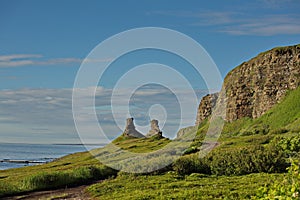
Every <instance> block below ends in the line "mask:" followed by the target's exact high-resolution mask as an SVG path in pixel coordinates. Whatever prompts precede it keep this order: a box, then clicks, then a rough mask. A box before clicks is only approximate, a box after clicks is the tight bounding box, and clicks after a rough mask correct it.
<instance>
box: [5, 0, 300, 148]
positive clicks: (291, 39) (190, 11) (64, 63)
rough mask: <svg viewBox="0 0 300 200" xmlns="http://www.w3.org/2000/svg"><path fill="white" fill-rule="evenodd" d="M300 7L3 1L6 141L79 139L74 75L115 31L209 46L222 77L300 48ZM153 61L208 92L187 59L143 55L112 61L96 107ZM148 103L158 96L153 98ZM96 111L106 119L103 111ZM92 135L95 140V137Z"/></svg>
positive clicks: (270, 1) (264, 1) (268, 1)
mask: <svg viewBox="0 0 300 200" xmlns="http://www.w3.org/2000/svg"><path fill="white" fill-rule="evenodd" d="M299 9H300V2H299V1H297V0H278V1H277V0H254V1H237V0H228V1H216V0H213V1H199V0H194V1H193V0H192V1H177V0H174V1H162V0H151V1H114V0H110V1H66V0H62V1H38V0H37V1H33V0H28V1H15V0H2V1H0V27H1V28H0V126H1V131H0V136H1V141H2V142H35V143H38V142H43V143H45V142H46V143H49V142H50V143H52V142H53V143H55V142H64V143H65V142H77V141H79V140H78V136H77V134H76V130H75V128H74V123H73V119H72V111H71V104H72V101H71V94H72V87H73V83H74V80H75V76H76V73H77V71H78V69H79V67H80V64H81V62H82V61H83V59H84V58H85V57H86V56H87V55H88V54H89V52H90V51H91V50H92V49H93V48H94V47H95V46H96V45H98V44H99V43H100V42H102V41H103V40H105V39H107V38H109V37H111V36H112V35H114V34H117V33H119V32H122V31H126V30H128V29H132V28H139V27H149V26H150V27H164V28H169V29H173V30H176V31H179V32H182V33H184V34H186V35H188V36H190V37H191V38H193V39H194V40H196V41H197V42H198V43H200V44H201V45H202V46H203V47H204V48H205V49H206V51H207V52H208V53H209V54H210V56H211V57H212V59H213V60H214V62H215V63H216V65H217V66H218V68H219V70H220V73H221V75H222V77H224V76H225V75H226V74H227V72H228V71H230V70H231V69H233V68H234V67H235V66H237V65H239V64H240V63H242V62H244V61H247V60H249V59H250V58H252V57H253V56H255V55H257V54H258V53H260V52H261V51H265V50H268V49H270V48H273V47H276V46H286V45H294V44H298V43H300V42H299V41H300V21H299V18H300V13H299ZM153 58H155V59H156V61H157V62H159V63H165V64H169V65H172V66H175V68H176V67H177V69H178V70H179V71H181V73H183V74H184V75H185V76H187V77H189V80H190V81H191V84H192V85H193V87H195V88H196V89H197V91H199V92H198V93H197V95H198V97H200V96H201V95H203V94H204V93H205V90H206V89H207V88H206V86H205V84H204V83H203V82H202V81H201V80H200V81H199V77H196V76H195V73H194V72H193V71H192V70H188V64H186V63H185V62H184V61H182V60H178V58H175V57H174V56H173V57H172V55H169V54H167V53H162V52H155V51H152V52H151V51H150V52H147V51H142V52H136V54H133V55H128V56H127V57H126V58H124V59H123V58H122V59H123V60H122V59H120V60H118V61H116V62H115V63H114V67H112V68H111V71H108V73H107V74H108V75H107V76H105V78H104V79H103V80H102V82H101V83H100V85H99V92H100V93H99V94H98V95H99V96H98V97H99V98H98V99H99V102H98V103H99V104H101V105H103V106H107V104H105V103H103V101H108V100H109V95H110V94H111V89H112V88H113V87H114V84H115V82H116V80H117V79H118V78H119V77H120V75H121V74H122V72H123V71H126V70H129V69H130V67H132V66H134V65H136V64H143V63H148V62H150V61H151V62H153ZM108 59H109V58H108ZM103 62H106V60H103ZM122 70H123V71H122ZM141 78H143V77H141ZM152 89H153V90H155V91H156V90H157V88H152ZM86 90H89V88H87V89H86ZM161 93H162V94H163V93H164V91H163V90H161V91H160V93H159V95H158V96H156V97H159V99H160V98H161ZM151 94H153V93H151ZM156 94H157V93H156ZM167 96H168V95H167ZM100 97H101V98H100ZM140 98H141V99H143V98H149V96H147V97H146V96H141V97H140ZM151 98H153V99H155V97H154V96H152V97H151ZM170 98H171V97H170ZM172 98H173V97H172ZM142 102H143V101H142ZM166 102H167V100H166ZM100 110H101V109H100ZM102 110H103V109H102ZM175 110H176V109H175ZM99 112H100V114H99V115H101V112H102V111H99ZM174 112H175V111H174ZM102 114H103V113H102ZM195 114H196V113H194V114H191V118H190V119H186V120H187V122H186V125H192V124H193V123H194V120H195V119H194V118H195ZM135 115H137V114H135ZM170 116H172V114H170ZM174 116H176V115H174ZM110 117H111V116H106V117H104V118H103V120H102V121H103V124H104V126H105V127H107V130H109V131H110V132H111V134H110V137H111V138H114V137H115V136H117V135H118V134H119V133H120V130H119V129H115V128H111V127H110V122H109V120H108V122H106V121H105V120H104V119H109V118H110ZM158 117H159V116H158ZM142 119H145V116H141V118H140V120H139V118H138V117H137V119H136V123H138V124H145V121H143V120H142ZM146 119H147V120H148V119H149V118H146ZM173 120H175V121H176V119H175V118H174V119H173ZM100 121H101V120H100ZM124 121H125V119H124ZM188 121H190V122H188ZM166 129H167V127H166ZM170 135H174V134H172V133H170ZM90 138H91V141H93V138H92V136H90Z"/></svg>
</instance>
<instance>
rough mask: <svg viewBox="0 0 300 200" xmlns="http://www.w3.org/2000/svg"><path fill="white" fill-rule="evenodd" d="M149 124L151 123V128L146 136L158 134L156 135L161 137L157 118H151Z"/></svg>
mask: <svg viewBox="0 0 300 200" xmlns="http://www.w3.org/2000/svg"><path fill="white" fill-rule="evenodd" d="M150 124H151V129H150V131H149V132H148V133H147V135H146V137H153V136H158V137H160V138H161V137H162V132H161V130H160V129H159V126H158V120H156V119H153V120H151V122H150Z"/></svg>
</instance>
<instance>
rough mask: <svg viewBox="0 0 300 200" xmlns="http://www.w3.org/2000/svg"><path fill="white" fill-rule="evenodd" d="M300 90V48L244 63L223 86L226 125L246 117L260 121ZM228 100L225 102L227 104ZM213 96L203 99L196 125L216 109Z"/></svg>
mask: <svg viewBox="0 0 300 200" xmlns="http://www.w3.org/2000/svg"><path fill="white" fill-rule="evenodd" d="M299 86H300V45H294V46H288V47H278V48H274V49H271V50H269V51H267V52H264V53H261V54H259V55H258V56H256V57H255V58H252V59H251V60H249V61H247V62H244V63H242V64H241V65H239V66H238V67H236V68H234V69H233V70H232V71H231V72H229V73H228V74H227V76H226V77H225V79H224V83H223V86H222V91H221V92H222V94H223V93H224V94H225V95H222V98H223V100H222V99H221V100H219V99H218V101H220V102H227V105H226V121H229V122H231V121H234V120H237V119H240V118H243V117H249V118H258V117H260V116H261V115H263V114H264V113H266V112H267V111H268V110H269V109H271V108H272V107H273V106H274V105H275V104H276V103H278V102H279V101H280V100H281V99H282V98H283V97H284V96H285V94H286V92H287V91H288V90H294V89H296V88H297V87H299ZM225 99H226V101H225ZM215 105H216V104H215V96H214V94H209V95H207V96H205V97H203V98H202V100H201V102H200V105H199V108H198V112H197V120H196V125H199V124H200V123H201V122H202V121H203V120H205V119H207V118H208V117H209V116H210V115H211V113H212V110H213V108H214V106H215Z"/></svg>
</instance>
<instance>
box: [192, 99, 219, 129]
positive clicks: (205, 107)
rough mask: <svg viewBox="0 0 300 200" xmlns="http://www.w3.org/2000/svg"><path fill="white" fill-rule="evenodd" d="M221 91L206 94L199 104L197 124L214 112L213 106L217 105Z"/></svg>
mask: <svg viewBox="0 0 300 200" xmlns="http://www.w3.org/2000/svg"><path fill="white" fill-rule="evenodd" d="M218 96H219V93H214V94H208V95H206V96H204V97H203V98H202V100H201V102H200V104H199V107H198V112H197V119H196V125H199V124H200V123H201V122H202V121H203V120H205V119H206V118H208V117H209V116H210V115H211V113H212V108H214V107H215V105H216V102H217V99H218Z"/></svg>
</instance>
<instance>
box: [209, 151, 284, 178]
mask: <svg viewBox="0 0 300 200" xmlns="http://www.w3.org/2000/svg"><path fill="white" fill-rule="evenodd" d="M208 159H209V160H210V169H211V173H212V174H215V175H244V174H250V173H259V172H268V173H273V172H282V171H284V170H285V169H286V166H287V165H286V162H285V157H284V154H283V152H280V151H279V150H278V149H277V148H276V147H274V146H270V147H268V148H265V147H263V146H255V147H248V148H241V149H233V150H217V151H213V152H212V153H211V154H210V155H209V157H208Z"/></svg>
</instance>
